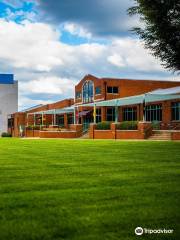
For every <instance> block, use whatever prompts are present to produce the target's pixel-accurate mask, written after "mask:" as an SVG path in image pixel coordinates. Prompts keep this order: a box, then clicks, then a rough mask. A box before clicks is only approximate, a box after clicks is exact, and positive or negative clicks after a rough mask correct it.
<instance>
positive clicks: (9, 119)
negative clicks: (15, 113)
mask: <svg viewBox="0 0 180 240" xmlns="http://www.w3.org/2000/svg"><path fill="white" fill-rule="evenodd" d="M13 127H14V118H8V128H13Z"/></svg>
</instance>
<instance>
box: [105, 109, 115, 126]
mask: <svg viewBox="0 0 180 240" xmlns="http://www.w3.org/2000/svg"><path fill="white" fill-rule="evenodd" d="M106 119H107V121H112V122H113V121H115V108H114V107H111V108H107V111H106Z"/></svg>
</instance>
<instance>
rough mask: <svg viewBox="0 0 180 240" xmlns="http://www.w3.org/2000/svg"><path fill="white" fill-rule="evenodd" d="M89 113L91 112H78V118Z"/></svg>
mask: <svg viewBox="0 0 180 240" xmlns="http://www.w3.org/2000/svg"><path fill="white" fill-rule="evenodd" d="M90 112H92V111H82V112H79V114H78V116H79V117H83V116H86V115H88V113H90Z"/></svg>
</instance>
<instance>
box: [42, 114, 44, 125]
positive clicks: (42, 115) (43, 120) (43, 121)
mask: <svg viewBox="0 0 180 240" xmlns="http://www.w3.org/2000/svg"><path fill="white" fill-rule="evenodd" d="M41 117H42V120H41V125H42V126H43V125H44V113H42V115H41Z"/></svg>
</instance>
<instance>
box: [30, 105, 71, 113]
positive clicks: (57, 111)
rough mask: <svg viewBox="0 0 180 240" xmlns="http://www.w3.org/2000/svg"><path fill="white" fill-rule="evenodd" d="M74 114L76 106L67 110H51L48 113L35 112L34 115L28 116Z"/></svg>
mask: <svg viewBox="0 0 180 240" xmlns="http://www.w3.org/2000/svg"><path fill="white" fill-rule="evenodd" d="M73 112H74V106H71V107H66V108H59V109H50V110H46V111H40V112H34V113H28V114H51V115H52V114H64V113H73Z"/></svg>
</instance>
